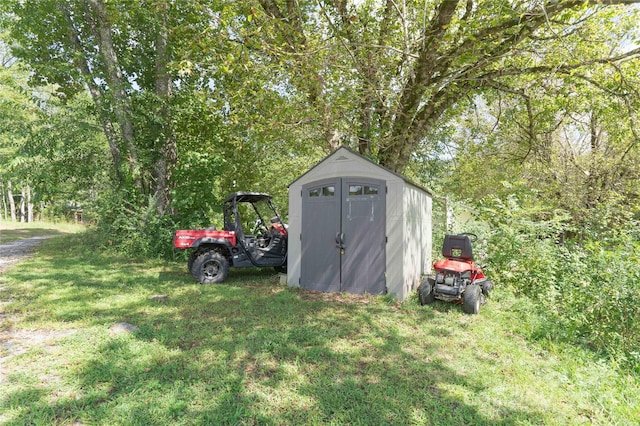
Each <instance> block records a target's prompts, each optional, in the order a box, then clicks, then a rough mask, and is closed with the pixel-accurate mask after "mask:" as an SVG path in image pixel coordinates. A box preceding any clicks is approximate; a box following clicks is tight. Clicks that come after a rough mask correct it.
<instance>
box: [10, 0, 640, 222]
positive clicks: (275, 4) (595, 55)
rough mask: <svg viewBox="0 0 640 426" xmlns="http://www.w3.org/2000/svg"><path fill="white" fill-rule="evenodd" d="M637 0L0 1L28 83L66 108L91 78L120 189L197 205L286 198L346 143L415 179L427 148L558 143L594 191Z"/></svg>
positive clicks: (602, 184) (624, 154)
mask: <svg viewBox="0 0 640 426" xmlns="http://www.w3.org/2000/svg"><path fill="white" fill-rule="evenodd" d="M632 3H635V1H628V0H607V1H583V0H580V1H578V0H549V1H542V0H540V1H495V0H466V1H457V0H406V1H404V2H397V1H393V0H362V1H351V2H349V1H332V2H328V1H324V0H299V1H296V2H293V1H289V0H237V1H235V2H227V1H218V0H185V1H179V2H174V1H170V0H144V1H140V2H131V1H106V0H64V1H61V0H42V1H38V2H24V1H19V0H12V1H6V2H3V3H2V5H0V11H1V12H2V17H3V25H4V26H5V28H7V29H8V30H9V35H8V36H7V37H6V38H7V40H8V41H9V43H10V44H11V46H12V51H13V52H14V55H15V56H16V57H17V58H18V59H19V60H20V61H22V64H24V65H25V66H28V67H29V69H30V70H31V80H32V84H33V85H34V86H35V85H44V84H47V85H49V86H48V87H50V88H52V90H54V91H55V93H56V94H57V96H58V98H59V99H60V104H59V105H60V107H61V108H64V105H65V103H66V104H67V105H69V106H73V105H76V106H78V105H83V103H82V102H86V100H82V99H81V98H79V99H80V100H78V99H76V98H77V97H82V96H85V97H86V96H87V95H86V94H87V93H88V94H89V98H90V99H91V100H92V103H93V106H92V107H91V108H89V109H87V112H90V113H93V114H94V115H95V120H96V121H97V123H99V127H100V129H101V130H102V133H103V134H104V140H105V141H106V149H102V150H99V149H98V148H97V147H95V146H94V147H93V148H94V152H99V153H100V155H104V152H108V163H109V164H110V167H109V168H108V176H109V178H110V179H111V182H112V190H113V191H114V192H118V193H126V194H129V198H128V201H129V202H135V203H138V205H142V206H143V207H144V206H146V205H147V204H145V203H148V205H153V207H154V208H156V207H157V209H156V210H157V214H158V215H159V216H163V215H165V214H166V213H167V212H169V213H170V215H169V216H173V217H176V216H180V217H182V218H185V217H190V218H192V219H193V220H196V219H195V218H196V217H202V216H203V213H204V214H206V215H211V214H212V211H213V210H212V209H211V207H207V205H211V204H215V203H214V201H215V200H216V199H219V198H220V197H222V196H224V193H226V192H228V191H229V190H231V189H234V188H242V189H252V190H268V191H270V192H276V195H277V196H278V197H281V199H285V197H284V195H285V194H286V183H288V182H290V181H291V180H292V179H293V178H295V177H296V174H297V173H300V172H302V171H303V170H304V169H305V167H306V166H307V165H309V164H311V163H312V162H313V161H315V160H317V159H318V158H319V157H320V156H321V155H322V154H323V153H326V152H327V151H329V150H331V149H333V148H335V147H337V146H338V145H339V144H346V145H349V146H351V147H352V148H356V149H358V150H359V151H360V152H361V153H363V154H365V155H367V156H369V157H371V158H373V159H374V160H377V161H379V162H380V163H381V164H382V165H384V166H386V167H388V168H390V169H391V170H394V171H397V172H406V173H409V174H411V175H412V177H417V178H418V179H419V180H423V181H426V177H425V176H424V173H422V172H423V171H424V170H427V169H424V168H423V167H425V166H426V165H428V164H430V161H431V160H433V159H436V160H442V159H445V160H446V159H447V158H449V157H451V158H452V159H453V160H456V157H457V156H460V158H462V157H463V156H468V157H465V158H472V159H474V160H475V161H486V163H485V164H489V163H490V161H491V160H492V159H493V158H494V157H495V155H494V156H493V157H491V156H492V155H493V154H495V152H496V151H498V152H499V153H502V152H503V151H508V152H509V153H510V154H513V155H511V157H509V158H507V160H509V161H511V162H512V163H514V161H515V164H517V162H518V161H520V164H521V165H522V164H525V163H526V164H527V167H531V168H533V167H534V166H535V167H537V168H538V169H537V170H538V171H541V172H542V173H538V174H537V175H536V177H537V178H540V179H541V180H546V181H553V179H556V181H557V180H558V179H560V178H558V177H557V176H555V177H554V176H551V175H550V174H545V173H544V171H545V170H546V169H545V167H552V168H554V167H555V168H557V167H558V166H559V163H557V162H558V161H560V163H562V161H564V163H562V164H569V163H570V164H571V165H572V166H571V167H572V170H573V172H572V173H568V174H566V176H565V177H563V178H566V179H569V180H571V181H572V182H577V178H576V177H577V176H581V175H580V173H578V171H579V170H581V169H582V170H583V173H582V176H587V174H586V173H584V172H585V171H587V172H589V173H588V176H589V178H588V179H587V180H586V181H584V182H582V181H580V182H581V183H580V185H581V187H582V188H583V189H582V190H581V191H582V193H584V194H585V195H584V197H583V198H582V201H583V202H584V203H583V204H584V205H592V204H593V203H594V202H596V201H597V196H596V198H595V199H588V197H593V196H594V195H593V194H591V195H586V194H587V193H589V191H588V188H592V187H597V188H601V191H600V193H605V192H606V190H607V188H611V187H612V186H611V185H612V184H611V183H612V182H616V181H617V180H619V179H618V177H620V176H622V175H620V174H619V173H621V171H622V170H626V169H627V168H628V167H627V166H626V165H627V162H626V160H628V159H629V158H632V156H633V155H635V151H636V148H635V147H636V143H635V141H637V138H638V134H637V126H636V124H635V123H637V120H638V91H637V87H638V81H637V75H638V73H637V70H638V65H637V64H638V55H639V54H640V48H638V45H637V39H638V28H640V26H638V25H637V24H638V22H639V20H638V13H639V9H638V8H637V7H636V6H634V5H633V4H632ZM72 110H73V108H71V109H70V111H72ZM60 117H62V116H60ZM60 117H59V118H60ZM472 118H473V119H472ZM79 121H84V119H83V120H79ZM65 122H66V123H68V122H69V121H67V120H62V119H61V118H60V121H59V122H58V123H59V124H60V125H61V126H63V127H64V124H63V123H65ZM463 128H466V129H463ZM560 130H562V131H563V132H564V134H565V135H567V140H569V139H571V140H572V141H573V140H574V139H576V138H578V139H579V138H580V137H582V135H585V134H589V135H590V136H589V138H590V139H589V140H590V141H592V143H591V144H590V145H589V144H587V145H589V146H585V148H584V149H583V150H582V152H581V155H577V156H576V157H575V158H574V159H572V157H571V153H572V152H573V153H578V151H577V150H576V149H577V147H578V145H577V144H576V143H575V142H572V143H571V144H567V143H565V144H564V145H563V141H562V139H561V138H560V137H559V131H560ZM472 132H474V133H472ZM31 134H32V135H36V133H31ZM37 134H38V135H40V138H41V139H43V138H45V139H47V138H48V139H47V140H48V141H49V143H47V144H45V143H44V139H43V140H39V141H38V140H37V138H35V139H34V142H35V143H33V144H31V148H32V150H31V151H29V152H30V154H32V155H35V151H34V149H38V148H39V147H40V148H42V147H45V146H47V147H49V148H50V147H52V146H58V147H62V148H59V149H68V145H64V144H58V145H56V143H55V141H54V139H61V138H63V137H62V136H61V134H60V133H55V132H38V133H37ZM47 135H49V136H47ZM54 135H56V136H54ZM598 135H600V136H598ZM69 136H70V137H69V138H66V137H65V139H68V140H69V141H75V140H78V138H77V135H76V136H74V135H69ZM34 137H35V136H34ZM91 139H92V140H94V141H97V139H95V138H91ZM563 146H564V147H565V148H571V149H572V150H565V151H566V155H565V156H564V157H562V156H557V155H556V154H557V153H558V152H560V151H561V147H563ZM605 147H606V149H605ZM443 148H449V149H450V152H449V153H447V152H446V150H444V149H443ZM43 149H44V148H43ZM612 149H613V150H614V151H615V155H614V158H617V159H618V161H617V163H616V162H615V161H613V160H612V159H611V156H609V154H610V153H611V152H613V151H611V150H612ZM596 151H600V152H601V156H602V158H606V159H607V161H606V162H605V163H603V162H602V161H599V159H600V157H599V156H597V155H595V152H596ZM40 152H42V150H41V151H40ZM589 153H594V155H593V156H592V157H591V159H588V158H587V157H588V155H587V157H585V156H584V155H582V154H589ZM517 155H519V156H520V158H519V159H517V158H516V156H517ZM549 155H551V157H550V156H549ZM478 156H479V157H480V158H478ZM554 156H555V157H554ZM552 157H553V158H552ZM558 158H560V159H562V160H558ZM533 159H535V160H536V161H531V162H527V161H525V160H533ZM585 162H587V163H589V167H588V170H587V169H585V167H586V163H585ZM458 163H459V164H462V163H461V162H458ZM623 163H624V164H625V167H617V166H616V165H620V164H623ZM96 164H98V163H96ZM100 164H105V163H104V162H102V163H100ZM542 164H544V165H545V166H544V167H543V166H541V165H542ZM603 164H608V165H609V166H608V167H607V169H606V170H604V169H603V167H604V165H603ZM596 166H597V167H596ZM429 170H431V169H429ZM494 170H496V173H497V174H499V172H502V171H504V170H509V169H508V168H506V167H503V166H501V165H499V164H496V167H495V169H494ZM531 170H532V169H531ZM567 170H568V169H567ZM574 172H575V173H574ZM421 173H422V174H421ZM616 173H618V174H616ZM632 175H633V174H632V173H627V174H625V175H624V176H626V177H625V179H628V178H629V176H632ZM460 176H461V178H460V181H459V182H458V183H459V188H461V190H460V191H461V192H463V193H464V192H465V190H466V191H467V193H465V194H464V195H466V196H472V195H473V194H469V191H468V189H469V188H471V186H469V185H465V182H466V183H468V182H470V180H469V179H471V177H470V176H469V175H464V173H463V174H461V175H460ZM497 178H498V177H497ZM623 180H624V179H623ZM576 185H577V183H576ZM476 188H484V187H482V186H481V185H480V186H477V187H476ZM483 190H485V189H483ZM546 190H548V192H549V194H552V193H553V190H552V187H551V186H548V187H546ZM478 191H480V189H478ZM627 193H628V194H630V193H631V192H630V191H627ZM216 197H217V198H216ZM585 197H587V198H585ZM582 201H581V202H582ZM570 203H571V202H570V201H569V200H567V204H570ZM201 220H203V219H201Z"/></svg>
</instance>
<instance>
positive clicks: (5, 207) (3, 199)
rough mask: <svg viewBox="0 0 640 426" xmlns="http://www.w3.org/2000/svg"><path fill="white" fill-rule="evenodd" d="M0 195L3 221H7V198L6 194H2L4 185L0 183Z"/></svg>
mask: <svg viewBox="0 0 640 426" xmlns="http://www.w3.org/2000/svg"><path fill="white" fill-rule="evenodd" d="M0 193H2V211H3V213H4V215H3V216H2V217H3V219H4V220H7V219H8V218H9V216H8V213H9V212H8V211H7V197H6V194H5V193H4V183H2V182H1V181H0Z"/></svg>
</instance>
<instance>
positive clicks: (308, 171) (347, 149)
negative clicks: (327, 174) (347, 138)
mask: <svg viewBox="0 0 640 426" xmlns="http://www.w3.org/2000/svg"><path fill="white" fill-rule="evenodd" d="M341 151H347V152H349V153H351V154H353V155H355V156H356V157H358V158H361V159H363V160H365V161H366V162H368V163H370V164H371V165H373V166H375V167H378V168H380V169H382V170H384V171H386V172H387V173H391V174H392V175H394V176H396V177H398V178H400V179H402V180H403V181H404V182H405V183H408V184H409V185H411V186H414V187H416V188H418V189H420V190H421V191H424V192H426V193H427V194H429V195H430V196H432V197H433V193H432V192H431V191H430V190H429V189H427V188H425V187H424V186H422V185H418V184H417V183H415V182H413V181H412V180H410V179H409V178H407V177H406V176H403V175H401V174H400V173H396V172H394V171H391V170H389V169H387V168H386V167H384V166H381V165H380V164H378V163H376V162H375V161H373V160H371V159H370V158H367V157H365V156H364V155H362V154H360V153H358V152H356V151H354V150H352V149H351V148H348V147H346V146H344V145H341V146H340V147H339V148H338V149H336V150H335V151H333V152H332V153H331V154H329V155H327V156H326V157H324V158H323V159H322V160H320V161H319V162H318V164H316V165H315V166H313V167H311V168H310V169H309V170H307V171H306V172H304V173H303V174H302V175H300V176H298V178H297V179H296V180H294V181H293V182H291V183H290V184H289V185H288V186H289V187H291V185H293V184H294V183H296V182H297V181H299V180H300V179H302V178H303V177H304V176H306V175H307V174H309V173H310V172H311V171H312V170H314V169H316V168H318V167H320V166H321V165H322V164H323V163H325V162H327V161H328V160H329V159H330V158H331V157H334V156H337V155H338V154H339V153H340V152H341Z"/></svg>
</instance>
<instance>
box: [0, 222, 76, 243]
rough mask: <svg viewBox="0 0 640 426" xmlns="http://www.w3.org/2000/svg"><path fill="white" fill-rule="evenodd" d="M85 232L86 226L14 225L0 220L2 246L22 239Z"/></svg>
mask: <svg viewBox="0 0 640 426" xmlns="http://www.w3.org/2000/svg"><path fill="white" fill-rule="evenodd" d="M82 230H84V226H83V225H80V224H71V223H55V224H54V223H48V222H31V223H12V222H8V221H3V220H0V244H2V243H8V242H10V241H14V240H18V239H21V238H31V237H40V236H44V235H62V234H69V233H77V232H81V231H82Z"/></svg>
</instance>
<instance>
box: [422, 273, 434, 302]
mask: <svg viewBox="0 0 640 426" xmlns="http://www.w3.org/2000/svg"><path fill="white" fill-rule="evenodd" d="M434 285H435V281H434V280H433V278H427V279H426V280H422V283H421V284H420V287H418V298H419V299H420V304H421V305H429V304H431V303H433V301H434V300H435V295H434V294H433V287H434Z"/></svg>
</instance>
